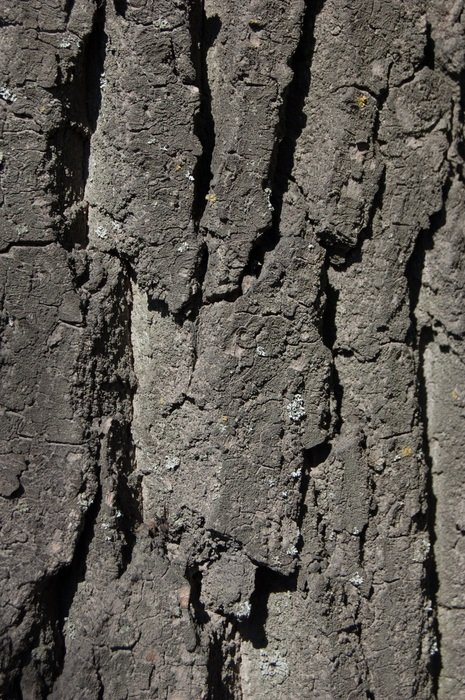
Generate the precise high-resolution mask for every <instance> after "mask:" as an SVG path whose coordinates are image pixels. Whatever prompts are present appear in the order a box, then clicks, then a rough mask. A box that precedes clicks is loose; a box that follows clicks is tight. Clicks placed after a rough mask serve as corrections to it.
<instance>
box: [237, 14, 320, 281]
mask: <svg viewBox="0 0 465 700" xmlns="http://www.w3.org/2000/svg"><path fill="white" fill-rule="evenodd" d="M323 5H324V0H316V1H315V2H312V0H306V2H305V11H304V15H303V18H302V26H301V31H300V38H299V42H298V44H297V47H296V50H295V52H294V54H293V56H292V59H291V62H290V65H291V69H292V79H291V81H290V82H289V84H288V85H287V87H286V88H285V90H284V93H283V95H282V104H281V107H280V110H279V117H278V121H277V126H276V131H275V142H274V147H273V151H272V153H271V158H270V165H269V172H268V177H267V179H266V181H265V182H264V190H265V192H268V193H269V199H270V205H271V207H272V212H271V225H270V226H269V227H268V228H266V229H265V230H264V231H263V233H262V234H261V235H260V236H259V237H258V238H257V240H256V241H255V243H254V245H253V246H252V249H251V251H250V255H249V261H248V263H247V265H246V267H245V269H244V271H243V274H242V278H244V277H245V276H249V275H251V276H254V277H257V278H258V277H259V276H260V273H261V270H262V268H263V263H264V260H265V256H266V255H267V254H268V253H271V252H272V251H273V250H274V249H275V248H276V246H277V245H278V242H279V239H280V235H281V232H280V229H281V215H282V208H283V200H284V195H285V194H286V192H287V190H288V188H289V183H290V182H291V181H292V171H293V168H294V157H295V150H296V147H297V142H298V140H299V138H300V136H301V134H302V131H303V129H304V127H305V124H306V115H305V109H304V107H305V102H306V99H307V97H308V94H309V91H310V83H311V66H312V59H313V52H314V49H315V37H314V29H315V23H316V19H317V17H318V15H319V13H320V12H321V10H322V8H323Z"/></svg>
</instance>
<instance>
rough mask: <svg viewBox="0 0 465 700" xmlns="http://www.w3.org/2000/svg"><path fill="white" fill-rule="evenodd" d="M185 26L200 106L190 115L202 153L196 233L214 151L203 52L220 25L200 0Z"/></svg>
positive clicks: (195, 205)
mask: <svg viewBox="0 0 465 700" xmlns="http://www.w3.org/2000/svg"><path fill="white" fill-rule="evenodd" d="M189 26H190V33H191V60H192V63H193V66H194V70H195V82H196V86H197V88H198V90H199V94H200V105H199V109H198V111H197V113H196V114H195V116H194V133H195V135H196V136H197V138H198V139H199V141H200V144H201V146H202V152H201V154H200V156H199V157H198V159H197V163H196V165H195V167H194V171H193V177H194V196H193V201H192V219H193V221H194V225H195V228H196V231H197V233H198V232H199V222H200V220H201V218H202V216H203V213H204V211H205V207H206V205H207V200H206V196H207V194H208V192H209V189H210V182H211V180H212V177H213V173H212V170H211V164H212V158H213V151H214V148H215V121H214V118H213V111H212V95H211V90H210V84H209V80H208V63H207V53H208V50H209V48H210V47H211V45H212V44H213V42H214V40H215V38H216V35H217V34H218V32H219V30H220V27H221V22H220V20H219V18H218V17H217V16H215V17H212V18H207V16H206V12H205V2H204V0H193V1H192V3H190V10H189Z"/></svg>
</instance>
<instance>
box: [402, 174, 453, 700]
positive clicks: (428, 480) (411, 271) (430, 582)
mask: <svg viewBox="0 0 465 700" xmlns="http://www.w3.org/2000/svg"><path fill="white" fill-rule="evenodd" d="M450 186H451V179H450V176H449V177H448V179H447V180H446V183H445V185H444V187H443V196H442V203H443V205H442V208H441V209H440V210H439V211H438V212H436V213H435V214H433V215H432V216H431V217H430V226H429V228H428V229H425V230H424V231H421V232H420V233H419V234H418V236H417V239H416V241H415V245H414V247H413V250H412V253H411V256H410V258H409V260H408V263H407V266H406V273H405V274H406V278H407V284H408V294H409V305H410V328H409V332H408V335H407V342H408V343H409V344H410V346H411V347H412V349H413V351H414V352H415V353H416V363H417V376H416V387H417V400H418V411H419V420H420V423H421V427H422V453H423V459H424V461H425V466H426V474H425V487H424V492H425V499H426V512H425V513H424V514H423V518H422V519H421V520H420V522H419V523H418V525H419V527H421V528H423V529H424V530H425V531H426V532H427V533H428V536H429V541H430V551H429V553H428V557H427V559H426V562H425V575H424V581H423V585H424V591H425V595H426V596H427V597H428V598H429V600H430V601H431V607H432V621H431V622H432V632H433V635H434V639H435V641H436V645H435V647H434V649H432V653H430V663H429V671H430V677H431V683H432V692H433V697H437V693H438V689H439V680H440V674H441V668H442V663H441V643H440V642H441V632H440V629H439V620H438V605H437V595H438V590H439V577H438V571H437V566H436V557H435V543H436V539H437V537H436V507H437V498H436V495H435V493H434V484H433V460H432V456H431V453H430V448H429V446H430V438H429V431H428V387H427V378H426V372H425V354H426V351H427V348H428V346H429V345H430V343H433V342H435V332H434V329H433V327H432V326H431V325H424V324H422V325H420V324H419V321H418V318H417V306H418V303H419V299H420V293H421V288H422V284H423V275H424V269H425V261H426V254H427V252H428V251H429V250H431V249H432V248H433V245H434V234H435V232H436V231H437V230H439V229H440V228H441V227H442V226H443V225H444V223H445V216H446V206H447V198H448V192H449V189H450Z"/></svg>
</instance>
